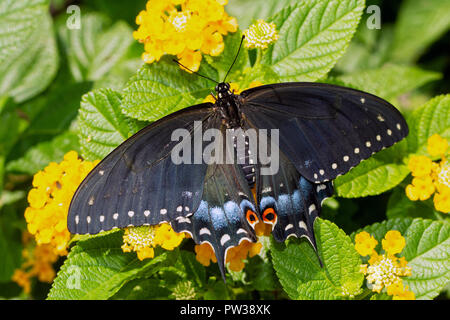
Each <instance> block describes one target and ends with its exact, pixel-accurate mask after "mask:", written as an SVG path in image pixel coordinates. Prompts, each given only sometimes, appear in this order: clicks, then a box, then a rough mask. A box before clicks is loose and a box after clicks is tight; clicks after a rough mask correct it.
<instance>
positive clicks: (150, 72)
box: [123, 57, 218, 121]
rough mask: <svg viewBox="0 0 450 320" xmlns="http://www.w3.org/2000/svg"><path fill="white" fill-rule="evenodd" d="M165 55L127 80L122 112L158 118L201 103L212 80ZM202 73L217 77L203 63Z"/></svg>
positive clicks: (141, 118)
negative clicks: (179, 65)
mask: <svg viewBox="0 0 450 320" xmlns="http://www.w3.org/2000/svg"><path fill="white" fill-rule="evenodd" d="M168 59H169V58H167V57H164V58H163V59H161V61H159V62H158V63H153V64H151V65H145V66H143V67H142V68H141V69H139V70H138V72H137V74H136V75H135V76H133V77H132V78H131V79H130V81H129V82H128V83H127V85H126V88H125V89H124V93H123V95H124V96H123V112H124V113H125V114H126V115H128V116H130V117H132V118H135V119H139V120H147V121H155V120H157V119H159V118H162V117H164V116H165V115H167V114H169V113H172V112H175V111H177V110H180V109H183V108H185V107H188V106H191V105H193V104H195V103H198V101H199V99H200V101H201V100H202V99H204V98H205V97H206V96H207V95H208V94H209V93H210V91H211V90H210V88H211V82H210V81H208V80H206V79H203V78H201V77H199V76H197V75H194V74H188V73H187V72H186V71H182V70H181V69H180V68H179V67H178V66H177V65H176V64H175V63H174V62H172V61H170V60H168ZM199 73H200V74H203V75H206V76H209V77H210V78H212V79H217V78H218V75H217V71H216V70H213V69H212V67H210V66H209V67H208V66H207V64H202V67H201V68H200V70H199Z"/></svg>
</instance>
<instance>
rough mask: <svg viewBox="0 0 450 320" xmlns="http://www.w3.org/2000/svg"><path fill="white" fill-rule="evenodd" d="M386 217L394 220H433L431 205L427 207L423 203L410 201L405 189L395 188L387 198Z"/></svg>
mask: <svg viewBox="0 0 450 320" xmlns="http://www.w3.org/2000/svg"><path fill="white" fill-rule="evenodd" d="M386 216H387V218H388V219H394V218H406V217H409V218H419V217H420V218H428V219H433V218H435V215H434V213H433V208H432V204H431V206H430V205H427V204H426V203H424V202H423V201H411V200H409V199H408V197H407V196H406V194H405V188H403V187H399V188H395V189H394V191H393V192H392V195H391V196H390V197H389V201H388V205H387V210H386Z"/></svg>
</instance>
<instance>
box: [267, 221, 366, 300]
mask: <svg viewBox="0 0 450 320" xmlns="http://www.w3.org/2000/svg"><path fill="white" fill-rule="evenodd" d="M314 231H315V235H316V241H317V248H318V253H319V256H320V258H321V260H322V262H323V265H324V266H323V268H322V267H321V266H320V264H319V261H318V259H317V256H316V254H315V253H314V250H313V249H312V247H311V245H310V244H309V243H307V242H306V241H302V242H300V244H298V241H295V242H294V243H291V242H289V243H288V244H287V245H286V246H285V247H283V245H282V244H276V243H275V242H274V241H273V240H272V246H271V255H272V262H273V266H274V268H275V270H276V273H277V275H278V277H279V280H280V283H281V284H282V286H283V288H284V290H285V291H286V293H287V294H288V295H289V296H290V297H291V298H293V299H339V298H340V297H342V296H344V295H345V294H343V291H344V288H345V289H347V290H348V289H350V290H353V292H352V293H356V291H359V288H360V286H361V284H362V281H363V276H362V274H361V273H359V267H360V264H361V260H360V258H359V255H358V253H357V252H356V251H355V249H354V247H353V244H352V243H351V240H350V238H349V237H348V236H347V235H346V234H345V233H344V231H342V230H341V229H339V228H338V227H337V226H336V225H335V224H333V223H332V222H329V221H326V220H322V219H320V218H319V219H317V220H316V222H315V226H314Z"/></svg>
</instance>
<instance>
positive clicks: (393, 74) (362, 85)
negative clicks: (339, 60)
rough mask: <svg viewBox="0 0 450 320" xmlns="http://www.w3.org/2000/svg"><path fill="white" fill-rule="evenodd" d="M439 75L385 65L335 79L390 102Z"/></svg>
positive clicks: (411, 68) (412, 68) (439, 75)
mask: <svg viewBox="0 0 450 320" xmlns="http://www.w3.org/2000/svg"><path fill="white" fill-rule="evenodd" d="M441 76H442V75H441V74H440V73H438V72H434V71H426V70H422V69H420V68H417V67H407V66H401V65H394V64H390V65H385V66H384V67H382V68H379V69H372V70H365V71H359V72H355V73H350V74H345V75H343V76H339V77H337V79H338V80H339V81H341V82H342V83H343V84H344V85H348V86H351V87H353V88H357V89H359V90H363V91H366V92H369V93H372V94H374V95H376V96H379V97H381V98H383V99H386V100H390V99H392V98H395V97H397V96H399V95H400V94H403V93H407V92H409V91H411V90H413V89H416V88H419V87H420V86H422V85H424V84H426V83H428V82H430V81H433V80H437V79H439V78H441Z"/></svg>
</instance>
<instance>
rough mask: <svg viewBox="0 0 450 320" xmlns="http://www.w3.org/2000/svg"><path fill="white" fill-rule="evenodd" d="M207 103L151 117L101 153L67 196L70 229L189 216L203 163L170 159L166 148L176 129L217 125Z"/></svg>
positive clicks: (196, 201) (80, 230)
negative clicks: (69, 198)
mask: <svg viewBox="0 0 450 320" xmlns="http://www.w3.org/2000/svg"><path fill="white" fill-rule="evenodd" d="M211 106H212V104H202V105H198V106H193V107H190V108H187V109H184V110H181V111H179V112H176V113H174V114H172V115H170V116H168V117H165V118H163V119H161V120H159V121H156V122H154V123H152V124H151V125H149V126H147V127H145V128H144V129H142V130H141V131H139V132H138V133H136V134H135V135H134V136H132V137H131V138H129V139H127V140H126V141H125V142H124V143H122V144H121V145H120V146H119V147H117V148H116V149H114V151H112V152H111V153H110V154H109V155H108V156H106V158H105V159H103V161H101V162H100V163H99V164H98V165H97V166H96V167H95V168H94V169H93V170H92V171H91V172H90V173H89V175H88V176H87V177H86V178H85V179H84V181H83V182H82V183H81V185H80V186H79V187H78V189H77V191H76V193H75V195H74V197H73V199H72V202H71V205H70V209H69V214H68V229H69V231H70V232H72V233H79V234H85V233H90V234H94V233H98V232H99V231H106V230H110V229H112V228H114V227H118V228H123V227H127V226H140V225H144V224H148V225H155V224H159V223H161V222H164V221H166V222H167V221H171V220H173V219H175V218H176V217H178V216H187V215H191V214H192V213H193V212H194V211H195V210H196V207H197V206H198V205H199V203H200V199H201V195H202V187H203V180H204V177H205V173H206V168H207V165H206V164H204V163H201V164H179V165H176V164H174V162H173V161H172V159H171V151H172V149H173V147H174V146H175V145H176V144H178V143H179V141H172V139H171V135H172V132H173V131H174V130H176V129H180V128H181V129H185V130H187V131H188V132H190V133H192V132H193V131H196V130H204V129H205V127H207V126H211V125H216V122H217V121H216V119H214V117H211V116H210V115H211ZM196 120H204V121H203V122H202V123H203V128H202V125H198V126H197V127H196V128H194V121H196ZM188 142H190V141H186V143H188ZM183 143H185V142H184V141H183ZM189 148H190V145H189Z"/></svg>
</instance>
